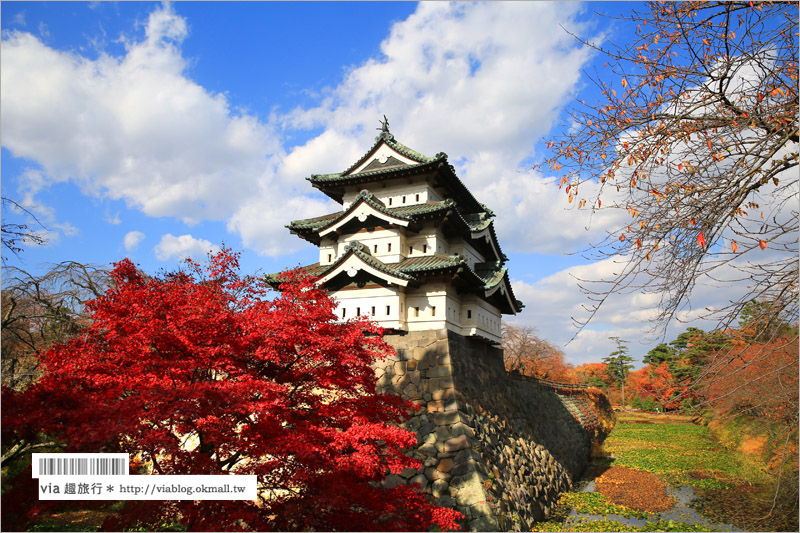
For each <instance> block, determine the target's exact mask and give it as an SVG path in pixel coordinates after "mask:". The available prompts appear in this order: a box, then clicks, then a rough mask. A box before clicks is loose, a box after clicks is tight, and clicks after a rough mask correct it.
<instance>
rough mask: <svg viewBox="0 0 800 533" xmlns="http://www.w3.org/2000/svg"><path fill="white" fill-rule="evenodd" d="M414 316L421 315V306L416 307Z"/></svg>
mask: <svg viewBox="0 0 800 533" xmlns="http://www.w3.org/2000/svg"><path fill="white" fill-rule="evenodd" d="M414 316H415V317H418V316H419V307H415V308H414Z"/></svg>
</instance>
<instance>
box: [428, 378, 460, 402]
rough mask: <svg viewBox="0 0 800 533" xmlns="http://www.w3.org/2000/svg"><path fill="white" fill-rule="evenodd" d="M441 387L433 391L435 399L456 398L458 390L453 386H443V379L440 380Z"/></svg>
mask: <svg viewBox="0 0 800 533" xmlns="http://www.w3.org/2000/svg"><path fill="white" fill-rule="evenodd" d="M438 383H439V385H440V387H439V388H437V389H436V390H434V391H433V392H432V394H433V399H434V400H455V399H456V390H455V389H454V388H453V387H448V388H441V383H442V380H441V379H440V380H439V382H438Z"/></svg>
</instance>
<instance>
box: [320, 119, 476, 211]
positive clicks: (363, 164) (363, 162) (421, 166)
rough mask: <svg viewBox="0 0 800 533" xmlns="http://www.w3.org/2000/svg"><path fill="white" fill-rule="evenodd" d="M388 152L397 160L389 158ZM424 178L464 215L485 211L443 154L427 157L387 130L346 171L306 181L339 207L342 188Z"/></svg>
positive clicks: (386, 128) (321, 175) (342, 193)
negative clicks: (431, 177)
mask: <svg viewBox="0 0 800 533" xmlns="http://www.w3.org/2000/svg"><path fill="white" fill-rule="evenodd" d="M381 151H382V155H385V156H387V157H386V160H385V161H384V162H381V161H380V160H379V159H376V154H378V153H379V152H381ZM390 152H393V153H394V154H396V155H397V157H392V156H389V155H388V154H389V153H390ZM425 174H431V175H434V176H435V177H436V179H437V180H438V185H439V186H441V187H443V188H444V189H445V190H446V191H447V193H448V194H449V195H450V196H451V197H452V198H453V199H454V200H456V202H457V203H458V205H459V207H460V208H461V209H463V210H465V211H466V212H478V211H481V210H482V209H484V208H485V206H483V205H482V204H481V203H480V202H478V201H477V200H476V199H475V197H474V196H472V193H471V192H470V191H469V189H467V188H466V186H465V185H464V184H463V183H462V181H461V180H460V179H459V178H458V176H457V175H456V173H455V169H454V168H453V166H452V165H450V164H449V163H448V162H447V154H445V153H444V152H439V153H438V154H436V155H435V156H433V157H428V156H426V155H423V154H421V153H419V152H417V151H415V150H412V149H411V148H409V147H407V146H405V145H403V144H401V143H399V142H398V141H397V140H395V138H394V135H392V134H391V133H389V131H388V127H385V128H384V131H382V132H381V134H380V135H378V137H376V138H375V144H373V145H372V147H371V148H370V149H369V150H368V151H367V153H366V154H364V155H363V156H362V157H361V158H360V159H359V160H358V161H356V162H355V163H354V164H352V165H350V167H348V168H347V169H346V170H344V171H342V172H336V173H333V174H312V175H311V176H309V177H308V178H306V179H307V180H308V181H310V182H311V184H312V185H313V186H314V187H315V188H317V189H319V190H320V191H322V192H323V193H325V194H326V195H328V197H330V198H331V199H333V200H335V201H337V202H339V203H342V198H343V196H344V192H345V191H344V189H345V187H348V186H358V185H361V184H366V183H375V182H380V181H385V180H389V179H393V178H402V177H411V176H420V175H425Z"/></svg>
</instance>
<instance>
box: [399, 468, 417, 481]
mask: <svg viewBox="0 0 800 533" xmlns="http://www.w3.org/2000/svg"><path fill="white" fill-rule="evenodd" d="M417 472H419V470H417V469H416V468H404V469H403V471H402V472H400V477H401V478H403V479H410V478H412V477H413V476H414V474H416V473H417Z"/></svg>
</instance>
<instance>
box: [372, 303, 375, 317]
mask: <svg viewBox="0 0 800 533" xmlns="http://www.w3.org/2000/svg"><path fill="white" fill-rule="evenodd" d="M372 316H375V306H374V305H373V306H372Z"/></svg>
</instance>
